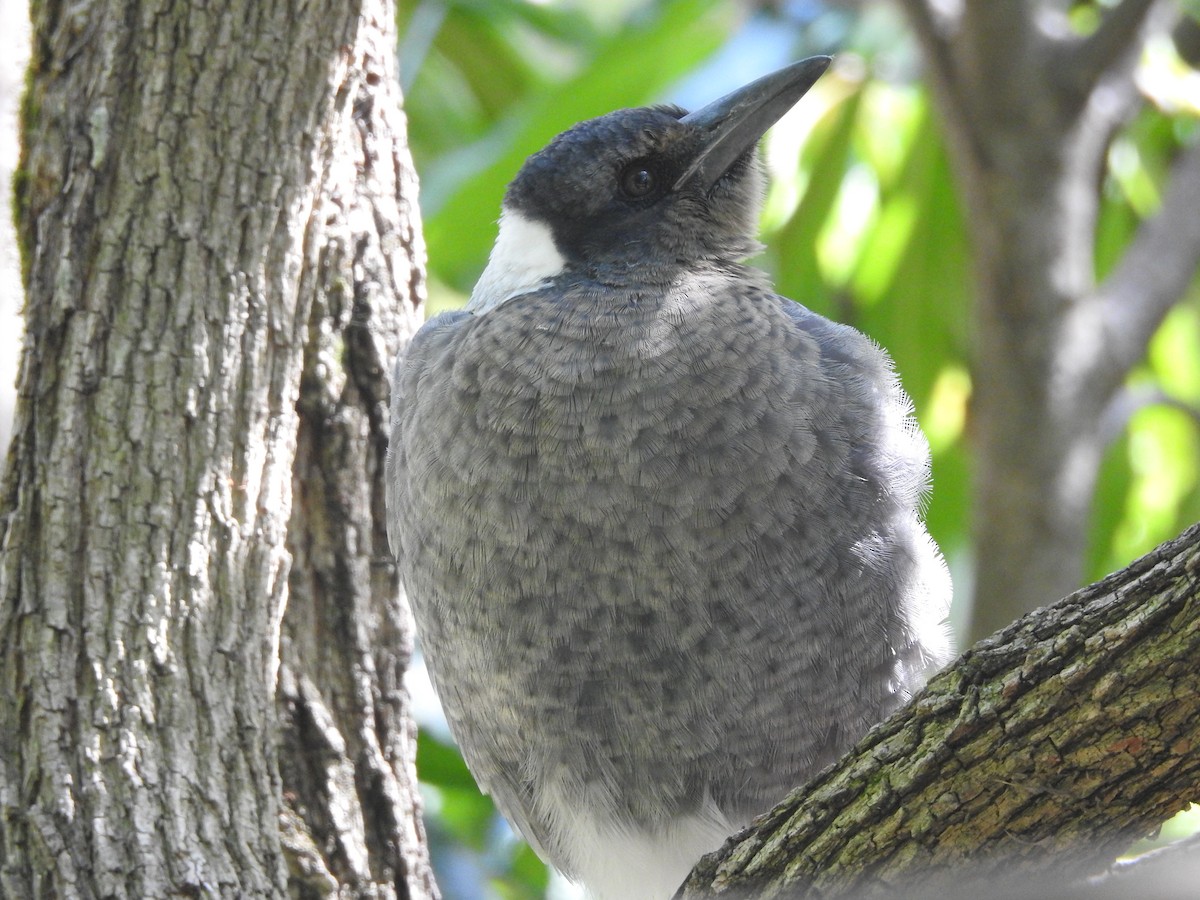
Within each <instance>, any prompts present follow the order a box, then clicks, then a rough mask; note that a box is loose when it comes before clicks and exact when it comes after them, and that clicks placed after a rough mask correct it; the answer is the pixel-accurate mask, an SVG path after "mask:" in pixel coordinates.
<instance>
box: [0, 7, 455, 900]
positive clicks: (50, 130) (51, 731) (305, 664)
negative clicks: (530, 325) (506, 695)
mask: <svg viewBox="0 0 1200 900" xmlns="http://www.w3.org/2000/svg"><path fill="white" fill-rule="evenodd" d="M392 22H393V10H392V9H391V6H390V5H389V4H388V3H386V2H381V0H361V2H358V3H351V4H344V3H329V2H318V3H315V4H312V3H304V4H301V3H294V2H265V3H237V2H230V3H227V4H224V5H220V6H212V5H194V4H166V3H161V2H151V0H146V2H140V3H135V4H128V3H104V2H99V3H95V4H90V5H84V6H78V5H76V6H67V5H65V4H59V3H44V4H39V5H38V6H37V7H36V8H35V10H34V52H33V59H32V62H31V72H30V80H29V92H28V95H27V98H26V100H25V107H24V110H23V127H24V135H23V158H22V163H21V167H20V170H19V171H18V173H17V200H18V211H17V212H18V223H19V228H20V240H21V245H22V251H23V259H24V264H25V272H26V287H27V305H26V329H27V337H26V342H25V346H24V350H23V354H22V359H21V364H20V376H19V385H18V390H19V395H18V407H17V416H16V421H15V426H14V433H13V440H12V447H11V449H10V454H9V457H8V463H7V469H6V473H5V478H4V482H3V487H2V493H0V683H2V685H3V690H4V696H5V697H6V698H8V699H7V700H6V701H5V702H4V703H3V704H0V894H3V895H4V896H9V897H21V898H33V897H99V896H104V897H167V896H239V897H278V896H281V895H285V894H288V893H291V894H292V895H293V896H302V897H307V896H328V895H330V894H332V893H333V892H334V891H339V892H340V894H341V895H343V896H402V897H429V896H435V890H434V888H433V886H432V879H431V878H430V876H429V872H428V865H427V861H426V859H425V855H424V847H423V840H422V835H421V833H420V826H419V819H418V818H417V817H418V815H419V804H418V803H417V795H416V790H415V778H414V775H413V768H412V755H413V732H412V727H411V723H410V721H409V719H408V713H407V698H406V696H405V695H404V692H403V687H402V685H401V684H400V682H399V677H400V674H401V672H402V671H403V668H404V665H405V664H406V662H407V653H408V648H409V643H410V640H411V629H410V626H409V623H408V620H407V618H406V616H405V614H404V611H403V608H402V607H401V606H400V605H399V603H398V600H397V599H396V596H397V595H396V581H395V575H394V573H393V571H392V569H391V567H390V566H389V565H386V564H380V563H379V559H381V558H382V557H383V556H384V555H385V554H384V552H383V549H382V548H383V539H382V522H383V517H382V510H381V508H380V507H381V503H382V501H381V498H382V493H381V492H380V491H379V489H378V488H379V479H378V471H379V469H380V467H381V458H382V444H381V441H382V435H383V430H382V425H381V417H382V416H383V415H384V412H383V411H384V410H385V408H386V393H387V390H386V380H385V375H384V372H385V371H386V367H385V365H384V361H385V360H386V359H387V358H390V357H391V356H392V355H393V354H394V352H395V350H396V348H397V346H398V343H399V341H400V340H401V339H402V337H403V336H404V334H405V333H406V332H407V331H410V330H411V329H412V327H413V326H414V324H415V323H414V318H415V306H416V304H417V302H418V301H419V300H420V298H421V295H422V292H423V281H422V278H423V276H422V272H421V266H422V262H423V248H422V246H421V242H420V238H419V225H418V222H417V216H416V212H415V208H414V206H413V203H412V201H413V200H414V198H415V182H414V177H413V175H412V172H411V164H410V162H409V160H408V157H407V151H406V149H405V146H404V126H403V120H402V118H401V117H400V114H399V112H398V108H397V107H398V102H399V98H398V91H397V90H396V88H395V87H394V72H393V71H392V68H393V64H392V48H393V46H394V34H393V24H392ZM289 594H290V606H289ZM285 609H286V610H287V613H286V617H285ZM277 684H278V685H279V687H280V690H279V691H278V696H277V691H276V687H277ZM281 754H282V756H281Z"/></svg>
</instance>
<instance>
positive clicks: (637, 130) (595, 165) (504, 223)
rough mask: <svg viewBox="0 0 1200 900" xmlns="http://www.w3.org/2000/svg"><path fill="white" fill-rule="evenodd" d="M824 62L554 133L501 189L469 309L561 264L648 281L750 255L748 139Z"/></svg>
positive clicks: (757, 191)
mask: <svg viewBox="0 0 1200 900" xmlns="http://www.w3.org/2000/svg"><path fill="white" fill-rule="evenodd" d="M829 62H830V60H829V57H826V56H815V57H811V58H809V59H806V60H802V61H801V62H798V63H794V64H792V65H790V66H788V67H786V68H784V69H781V70H779V71H777V72H774V73H773V74H771V75H767V76H765V77H764V78H760V79H758V80H757V81H754V82H752V83H750V84H748V85H746V86H745V87H742V88H739V89H738V90H736V91H734V92H733V93H731V94H728V95H726V96H725V97H722V98H721V99H719V100H716V101H714V102H712V103H710V104H709V105H707V106H705V107H703V108H702V109H699V110H696V111H695V112H692V113H685V112H684V110H682V109H679V108H678V107H666V106H659V107H647V108H641V109H624V110H619V111H617V112H614V113H610V114H609V115H606V116H601V117H600V118H598V119H590V120H588V121H586V122H581V123H580V124H578V125H576V126H575V127H574V128H571V129H569V130H568V131H565V132H563V133H562V134H560V135H558V137H556V138H554V139H553V140H552V141H551V142H550V144H549V145H548V146H547V147H546V148H545V149H543V150H541V151H540V152H538V153H535V154H534V155H533V156H531V157H530V158H529V159H528V160H527V161H526V162H525V165H524V166H523V167H522V168H521V171H520V172H519V173H518V174H517V177H516V178H515V179H513V181H512V183H511V184H510V185H509V187H508V192H507V194H506V195H505V198H504V208H503V212H502V214H501V218H500V235H499V237H498V239H497V241H496V247H495V248H494V249H493V251H492V258H491V260H490V261H489V263H488V268H487V270H486V271H485V272H484V276H483V278H481V279H480V283H479V285H477V286H476V290H475V293H474V294H473V295H472V301H471V305H472V306H473V307H476V308H479V307H482V308H484V309H486V308H490V307H491V306H495V305H498V304H499V303H502V302H504V301H505V300H506V299H508V298H510V297H513V296H517V295H518V294H520V293H523V292H525V291H527V290H532V289H534V288H536V287H537V286H538V285H539V284H541V283H544V282H545V281H546V280H548V279H549V278H551V277H553V276H555V275H558V274H560V273H562V272H564V271H576V272H579V273H580V274H584V275H587V276H589V277H599V278H604V277H606V276H612V277H615V278H621V279H622V280H625V279H628V278H639V277H640V278H646V279H649V280H655V279H657V278H658V277H662V276H665V275H666V273H668V272H669V271H670V270H673V269H674V268H676V267H678V266H680V265H688V264H690V263H694V262H697V261H701V260H726V261H735V260H740V259H742V258H744V257H746V256H747V255H749V254H750V253H752V252H753V251H754V250H755V248H756V247H757V243H756V241H755V234H756V231H757V220H758V212H759V205H760V203H761V199H762V184H763V178H762V173H761V170H760V164H759V161H758V158H757V153H756V149H755V148H756V147H757V144H758V140H759V138H760V137H762V135H763V133H764V132H765V131H766V130H767V129H768V128H770V127H771V125H773V124H774V123H775V122H776V121H777V120H778V119H779V118H780V117H781V116H782V115H783V114H784V113H785V112H787V111H788V110H789V109H791V107H792V106H793V105H795V103H796V102H797V101H798V100H799V99H800V98H801V97H802V96H803V95H804V93H805V92H806V91H807V90H808V89H809V88H810V87H811V86H812V85H813V84H814V83H815V82H816V80H817V79H818V78H819V77H820V76H821V75H822V74H823V73H824V72H825V70H826V68H828V66H829Z"/></svg>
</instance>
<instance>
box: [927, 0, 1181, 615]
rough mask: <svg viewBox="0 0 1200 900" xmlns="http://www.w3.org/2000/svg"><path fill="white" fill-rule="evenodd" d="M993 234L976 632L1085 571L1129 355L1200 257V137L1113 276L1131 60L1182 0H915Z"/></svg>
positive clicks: (978, 395)
mask: <svg viewBox="0 0 1200 900" xmlns="http://www.w3.org/2000/svg"><path fill="white" fill-rule="evenodd" d="M903 5H904V7H905V9H906V11H907V12H908V14H909V18H910V20H911V22H912V24H913V26H914V28H915V30H916V32H917V35H918V37H919V39H920V42H921V45H922V47H923V49H924V54H925V58H926V62H927V69H928V72H929V77H930V80H931V82H932V85H933V88H934V96H935V100H936V103H937V106H938V108H939V110H940V112H941V117H942V121H943V123H944V127H945V130H946V133H947V135H948V139H949V145H950V148H951V155H952V158H953V160H954V163H955V167H956V172H957V178H958V181H959V184H960V187H961V190H962V195H963V197H964V199H965V203H966V207H967V211H968V218H969V221H970V225H971V236H972V240H973V243H974V246H975V255H974V256H975V270H976V271H975V276H976V277H975V281H976V288H977V290H976V297H975V315H974V318H975V323H976V328H975V332H976V336H975V348H974V353H973V371H972V374H973V381H974V396H973V398H972V409H971V432H972V436H973V444H974V447H973V449H974V451H975V454H974V459H973V465H974V472H975V475H974V480H975V498H974V509H975V519H974V529H973V530H974V545H975V546H976V547H977V548H978V549H977V577H976V590H975V596H974V602H973V609H974V621H973V627H972V637H973V639H978V638H980V637H983V636H984V635H987V634H990V633H991V632H993V631H994V630H996V629H997V628H999V627H1001V626H1003V625H1004V624H1006V623H1008V622H1010V621H1011V620H1012V619H1014V618H1016V617H1017V616H1019V615H1020V614H1022V613H1024V612H1026V611H1027V610H1028V609H1030V608H1032V606H1035V605H1037V604H1039V603H1045V602H1048V601H1050V600H1052V599H1053V598H1055V597H1058V596H1061V595H1063V594H1065V593H1067V592H1068V591H1070V590H1073V589H1074V588H1075V587H1077V586H1078V585H1079V584H1080V581H1081V578H1082V565H1083V558H1084V550H1085V546H1086V540H1087V523H1088V514H1089V512H1090V505H1091V497H1092V494H1093V491H1094V487H1095V482H1096V477H1097V473H1098V469H1099V465H1100V462H1101V459H1102V456H1103V453H1104V450H1105V447H1106V444H1107V442H1108V441H1109V440H1110V439H1111V437H1112V434H1113V431H1114V428H1113V423H1114V421H1115V420H1116V419H1117V418H1119V416H1118V415H1117V413H1118V412H1119V410H1120V408H1121V407H1122V396H1121V389H1122V384H1123V383H1124V381H1125V377H1126V376H1127V375H1128V373H1129V371H1130V370H1131V368H1132V367H1133V366H1134V365H1136V364H1137V363H1138V362H1139V361H1140V360H1141V359H1142V357H1143V355H1144V353H1145V349H1146V345H1147V343H1148V341H1149V340H1150V337H1151V336H1152V335H1153V333H1154V331H1155V330H1156V328H1157V327H1158V325H1159V324H1160V323H1161V322H1162V320H1163V318H1164V317H1165V315H1166V313H1167V312H1168V310H1169V309H1170V308H1171V306H1172V305H1173V304H1175V303H1176V302H1178V301H1179V300H1180V299H1181V298H1182V297H1183V296H1184V293H1185V291H1186V289H1187V287H1188V285H1189V283H1190V282H1191V280H1192V278H1193V276H1194V273H1195V271H1196V266H1197V260H1198V259H1200V217H1198V216H1196V215H1195V210H1196V209H1197V208H1200V206H1198V204H1200V147H1194V148H1192V149H1191V150H1189V151H1186V152H1184V153H1183V154H1182V155H1181V156H1180V158H1179V159H1178V160H1177V161H1176V164H1175V166H1174V168H1173V170H1172V172H1171V175H1170V179H1169V181H1168V183H1167V185H1166V187H1165V188H1164V190H1163V192H1162V196H1163V198H1164V200H1163V205H1162V208H1161V209H1160V210H1159V212H1158V213H1157V215H1156V216H1154V217H1153V218H1151V219H1150V220H1148V221H1146V222H1145V223H1144V224H1143V226H1142V227H1141V228H1140V230H1139V231H1138V233H1137V235H1136V237H1135V238H1134V240H1133V242H1132V244H1131V245H1130V246H1129V247H1128V249H1127V250H1126V251H1125V254H1124V257H1123V258H1122V260H1121V261H1120V263H1119V264H1118V265H1117V266H1116V268H1115V270H1114V271H1112V272H1111V274H1109V275H1108V276H1107V277H1106V278H1105V279H1104V280H1103V281H1100V282H1099V283H1098V282H1097V281H1096V278H1095V260H1094V256H1093V247H1094V245H1095V228H1096V221H1097V214H1098V209H1099V189H1100V185H1101V183H1102V174H1103V171H1104V167H1105V162H1106V154H1107V152H1108V147H1109V144H1110V141H1111V139H1112V137H1113V135H1114V134H1115V132H1116V131H1117V129H1118V128H1119V127H1120V126H1121V125H1122V124H1124V123H1125V122H1126V121H1127V119H1128V118H1129V117H1130V116H1131V115H1132V114H1133V112H1134V111H1135V110H1136V109H1137V108H1138V105H1139V102H1140V100H1139V97H1138V94H1137V89H1136V86H1135V85H1134V82H1133V77H1132V75H1133V64H1134V62H1135V60H1136V58H1137V55H1138V53H1139V52H1140V50H1141V47H1142V46H1143V42H1144V40H1145V38H1146V37H1147V35H1149V34H1150V33H1152V32H1157V33H1162V32H1165V31H1166V30H1167V29H1168V28H1169V27H1170V26H1171V25H1172V24H1173V22H1174V21H1175V20H1176V19H1177V18H1178V15H1179V13H1178V7H1177V5H1176V4H1175V3H1173V2H1162V0H1160V2H1154V0H1122V2H1120V3H1118V4H1117V5H1116V6H1115V7H1114V8H1113V9H1111V10H1110V11H1109V12H1108V13H1107V16H1106V18H1105V19H1104V21H1103V22H1102V24H1101V25H1100V27H1099V28H1098V29H1097V30H1096V31H1095V33H1093V34H1092V35H1089V36H1087V37H1080V36H1077V35H1075V34H1073V33H1071V32H1070V30H1069V29H1068V28H1067V27H1066V24H1065V20H1064V19H1063V16H1064V15H1065V10H1064V9H1063V7H1064V4H1062V3H1058V2H1052V0H1030V2H1026V3H1022V4H1011V3H989V2H984V0H966V2H964V3H962V4H947V3H933V2H931V0H903Z"/></svg>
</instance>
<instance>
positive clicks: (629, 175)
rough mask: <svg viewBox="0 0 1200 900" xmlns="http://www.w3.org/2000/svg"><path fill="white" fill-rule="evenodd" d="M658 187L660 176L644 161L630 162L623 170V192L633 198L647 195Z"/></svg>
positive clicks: (637, 198) (636, 198)
mask: <svg viewBox="0 0 1200 900" xmlns="http://www.w3.org/2000/svg"><path fill="white" fill-rule="evenodd" d="M657 189H658V176H657V175H656V174H655V172H654V169H652V168H651V167H650V166H649V165H647V164H646V163H645V162H644V161H643V162H635V163H630V164H629V165H628V166H626V167H625V168H624V170H622V172H621V193H622V194H624V195H625V196H626V197H628V198H629V199H631V200H639V199H641V198H642V197H647V196H649V195H650V194H652V193H654V191H655V190H657Z"/></svg>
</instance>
